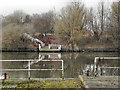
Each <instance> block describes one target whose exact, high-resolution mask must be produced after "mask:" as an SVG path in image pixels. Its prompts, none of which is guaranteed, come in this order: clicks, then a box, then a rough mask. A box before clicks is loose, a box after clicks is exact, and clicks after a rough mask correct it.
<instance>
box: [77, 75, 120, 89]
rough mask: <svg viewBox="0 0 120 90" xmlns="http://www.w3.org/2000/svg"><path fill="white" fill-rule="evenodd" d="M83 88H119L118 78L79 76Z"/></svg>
mask: <svg viewBox="0 0 120 90" xmlns="http://www.w3.org/2000/svg"><path fill="white" fill-rule="evenodd" d="M79 78H80V80H82V81H83V84H84V86H85V88H120V85H119V83H120V82H119V78H120V76H99V77H94V76H84V75H79Z"/></svg>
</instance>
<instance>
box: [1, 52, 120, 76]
mask: <svg viewBox="0 0 120 90" xmlns="http://www.w3.org/2000/svg"><path fill="white" fill-rule="evenodd" d="M97 56H99V57H100V56H102V57H106V56H108V57H109V56H111V57H117V56H118V53H35V52H33V53H32V52H31V53H30V52H20V53H13V52H10V53H6V52H4V53H2V59H3V60H20V59H37V60H35V61H33V62H31V63H30V65H31V68H32V69H51V68H52V69H55V68H62V67H61V63H60V62H39V60H53V59H54V60H59V59H62V60H64V75H65V78H77V77H78V75H80V74H82V75H83V74H84V75H85V74H86V71H87V70H89V74H90V75H93V72H94V68H93V67H94V58H95V57H97ZM102 64H103V65H104V66H114V67H118V60H117V61H116V60H112V61H110V60H109V61H108V60H107V61H105V60H104V62H102ZM2 68H3V69H15V68H16V69H26V68H28V62H3V63H2ZM98 71H100V70H98ZM3 73H4V72H3ZM117 73H118V69H103V75H117ZM7 74H8V75H9V77H11V78H26V77H27V76H28V73H27V71H17V72H7ZM31 77H32V78H60V77H61V72H59V71H58V72H56V71H31Z"/></svg>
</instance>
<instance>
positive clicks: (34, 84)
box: [2, 79, 83, 89]
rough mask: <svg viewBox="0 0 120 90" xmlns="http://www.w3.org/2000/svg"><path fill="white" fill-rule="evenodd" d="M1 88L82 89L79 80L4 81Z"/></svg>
mask: <svg viewBox="0 0 120 90" xmlns="http://www.w3.org/2000/svg"><path fill="white" fill-rule="evenodd" d="M2 85H3V86H2V89H3V88H81V87H82V88H83V83H82V81H80V80H79V79H74V80H40V81H37V80H31V81H27V80H6V81H4V82H3V84H2Z"/></svg>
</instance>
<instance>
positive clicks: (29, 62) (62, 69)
mask: <svg viewBox="0 0 120 90" xmlns="http://www.w3.org/2000/svg"><path fill="white" fill-rule="evenodd" d="M0 61H2V62H9V61H13V62H14V61H18V62H20V61H27V62H28V69H0V70H2V71H28V79H29V80H30V71H62V76H61V78H62V79H64V65H63V60H38V59H34V60H0ZM32 61H38V62H61V63H62V68H61V69H31V68H30V65H31V62H32Z"/></svg>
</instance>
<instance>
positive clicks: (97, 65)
mask: <svg viewBox="0 0 120 90" xmlns="http://www.w3.org/2000/svg"><path fill="white" fill-rule="evenodd" d="M101 60H120V57H95V59H94V75H95V76H96V74H97V73H96V72H97V71H98V68H99V69H100V71H101V75H102V72H103V69H120V67H104V66H103V65H102V64H101Z"/></svg>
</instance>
